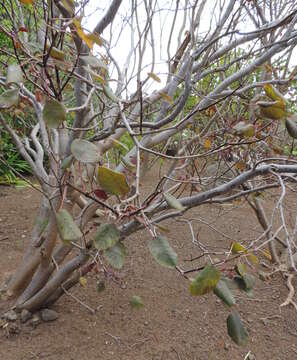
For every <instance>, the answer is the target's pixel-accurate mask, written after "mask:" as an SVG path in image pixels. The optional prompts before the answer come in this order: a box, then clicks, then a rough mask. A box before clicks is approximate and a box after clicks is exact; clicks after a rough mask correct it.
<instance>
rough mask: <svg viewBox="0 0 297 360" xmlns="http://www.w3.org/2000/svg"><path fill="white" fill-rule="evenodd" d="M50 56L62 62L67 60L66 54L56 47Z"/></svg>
mask: <svg viewBox="0 0 297 360" xmlns="http://www.w3.org/2000/svg"><path fill="white" fill-rule="evenodd" d="M50 56H51V57H52V58H54V59H57V60H61V61H64V60H65V53H64V52H63V51H61V50H59V49H57V48H55V47H52V48H51V51H50Z"/></svg>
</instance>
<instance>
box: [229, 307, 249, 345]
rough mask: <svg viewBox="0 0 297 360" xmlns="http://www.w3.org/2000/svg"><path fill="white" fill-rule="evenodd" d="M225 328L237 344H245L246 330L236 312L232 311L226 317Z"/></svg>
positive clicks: (246, 339)
mask: <svg viewBox="0 0 297 360" xmlns="http://www.w3.org/2000/svg"><path fill="white" fill-rule="evenodd" d="M227 329H228V334H229V336H230V337H231V339H232V340H233V341H234V342H235V343H236V344H237V345H246V343H247V342H248V332H247V330H246V329H245V327H244V326H243V324H242V322H241V320H240V317H239V315H238V313H237V312H235V311H233V312H232V314H230V315H229V316H228V318H227Z"/></svg>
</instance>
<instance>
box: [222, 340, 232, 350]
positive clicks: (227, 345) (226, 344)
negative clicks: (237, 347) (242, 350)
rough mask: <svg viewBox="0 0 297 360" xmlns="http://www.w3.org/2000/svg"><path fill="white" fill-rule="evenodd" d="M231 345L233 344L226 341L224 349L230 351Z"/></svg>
mask: <svg viewBox="0 0 297 360" xmlns="http://www.w3.org/2000/svg"><path fill="white" fill-rule="evenodd" d="M230 347H231V345H230V344H229V343H228V342H225V344H224V349H225V350H226V351H228V350H230Z"/></svg>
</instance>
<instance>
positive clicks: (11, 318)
mask: <svg viewBox="0 0 297 360" xmlns="http://www.w3.org/2000/svg"><path fill="white" fill-rule="evenodd" d="M3 317H4V318H5V319H6V320H8V321H16V320H17V318H18V315H17V313H16V312H15V311H14V310H9V311H7V313H5V314H4V316H3Z"/></svg>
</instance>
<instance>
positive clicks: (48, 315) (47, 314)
mask: <svg viewBox="0 0 297 360" xmlns="http://www.w3.org/2000/svg"><path fill="white" fill-rule="evenodd" d="M40 316H41V319H42V320H43V321H45V322H47V321H54V320H57V319H58V317H59V314H58V313H57V312H56V311H55V310H51V309H43V310H41V311H40Z"/></svg>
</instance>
